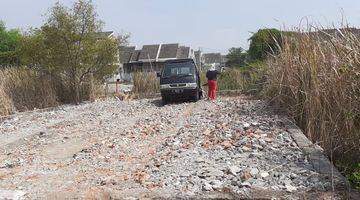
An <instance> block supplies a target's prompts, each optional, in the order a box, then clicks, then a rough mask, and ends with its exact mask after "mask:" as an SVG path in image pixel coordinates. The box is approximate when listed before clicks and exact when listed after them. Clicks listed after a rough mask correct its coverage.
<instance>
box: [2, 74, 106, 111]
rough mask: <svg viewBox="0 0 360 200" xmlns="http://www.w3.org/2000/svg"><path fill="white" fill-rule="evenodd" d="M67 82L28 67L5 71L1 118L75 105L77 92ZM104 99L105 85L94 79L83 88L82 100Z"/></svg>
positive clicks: (81, 89) (84, 84)
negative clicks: (41, 109) (16, 112)
mask: <svg viewBox="0 0 360 200" xmlns="http://www.w3.org/2000/svg"><path fill="white" fill-rule="evenodd" d="M65 80H67V79H65ZM65 80H64V79H61V78H59V77H54V76H50V75H48V74H44V73H41V72H39V71H35V70H32V69H29V68H26V67H11V68H4V69H1V70H0V116H1V115H9V114H12V113H14V112H15V111H26V110H32V109H35V108H38V109H40V108H47V107H53V106H57V105H59V104H65V103H72V102H73V96H74V95H73V93H74V92H73V90H71V85H70V83H67V82H66V81H65ZM101 96H104V90H103V89H102V86H101V83H100V82H99V81H96V80H94V79H93V78H92V77H88V78H87V81H85V82H83V83H82V84H81V85H80V98H81V100H83V101H86V100H94V99H96V98H98V97H101Z"/></svg>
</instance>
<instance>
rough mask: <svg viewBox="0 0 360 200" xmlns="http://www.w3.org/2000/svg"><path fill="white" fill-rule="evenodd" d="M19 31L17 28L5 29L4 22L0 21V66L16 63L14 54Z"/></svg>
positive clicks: (16, 59)
mask: <svg viewBox="0 0 360 200" xmlns="http://www.w3.org/2000/svg"><path fill="white" fill-rule="evenodd" d="M19 40H20V33H19V31H18V30H6V27H5V23H4V22H2V21H0V66H7V65H13V64H16V63H18V61H19V60H18V57H17V54H16V50H17V47H18V45H19Z"/></svg>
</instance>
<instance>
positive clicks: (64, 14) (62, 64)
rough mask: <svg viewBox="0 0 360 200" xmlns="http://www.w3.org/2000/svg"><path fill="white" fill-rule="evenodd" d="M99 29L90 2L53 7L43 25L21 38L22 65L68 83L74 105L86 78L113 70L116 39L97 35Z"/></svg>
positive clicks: (116, 48) (115, 55) (116, 52)
mask: <svg viewBox="0 0 360 200" xmlns="http://www.w3.org/2000/svg"><path fill="white" fill-rule="evenodd" d="M102 27H103V22H102V21H100V20H99V19H98V15H97V13H96V11H95V9H94V6H93V3H92V1H91V0H78V1H77V2H75V3H74V4H73V6H72V7H71V8H68V7H65V6H64V5H62V4H60V3H56V4H55V6H54V7H52V8H51V10H50V13H49V15H48V19H47V21H46V23H45V24H44V25H43V26H42V27H41V28H39V29H33V30H31V31H30V32H29V33H28V34H26V35H25V36H24V39H23V42H22V53H23V54H22V55H23V62H24V64H26V65H28V66H31V67H33V68H36V69H39V70H42V71H45V72H48V73H49V74H51V75H53V76H56V77H57V78H60V79H63V80H64V82H68V84H69V85H70V86H71V89H72V91H73V94H74V97H73V99H74V102H76V103H78V102H79V101H80V97H79V92H80V91H79V89H80V86H81V84H82V83H83V82H84V81H85V80H86V79H87V78H88V77H89V76H93V77H98V76H97V75H99V74H101V76H104V75H107V74H111V73H113V72H114V71H115V70H116V68H117V66H116V63H117V62H118V57H117V55H118V45H119V43H118V39H117V38H111V37H107V36H106V35H104V34H99V33H100V32H101V31H102Z"/></svg>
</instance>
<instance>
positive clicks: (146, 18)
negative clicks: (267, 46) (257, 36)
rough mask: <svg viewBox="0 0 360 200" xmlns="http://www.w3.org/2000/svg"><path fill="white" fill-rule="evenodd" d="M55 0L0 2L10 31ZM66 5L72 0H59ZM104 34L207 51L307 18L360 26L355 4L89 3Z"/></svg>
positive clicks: (0, 15) (0, 16) (274, 0)
mask: <svg viewBox="0 0 360 200" xmlns="http://www.w3.org/2000/svg"><path fill="white" fill-rule="evenodd" d="M55 2H56V0H0V20H3V21H5V23H6V24H7V26H8V27H9V28H21V29H23V30H26V29H27V28H29V27H38V26H40V25H41V24H42V23H43V21H44V19H45V17H44V14H46V13H47V11H48V8H49V7H50V6H52V5H53V4H54V3H55ZM60 2H63V3H64V4H66V5H71V3H72V2H73V0H60ZM94 3H95V4H96V6H97V11H98V13H99V17H100V18H101V19H102V20H103V21H104V22H105V24H106V25H105V30H115V31H117V32H120V33H121V32H129V33H131V44H133V45H136V46H138V47H140V46H141V45H143V44H153V43H168V42H169V43H174V42H177V43H181V44H184V45H189V46H191V47H193V48H195V49H197V48H199V47H201V48H202V49H203V50H204V51H207V52H215V51H217V52H222V53H225V52H227V50H228V49H229V48H230V47H239V46H241V47H243V48H247V47H248V38H249V37H250V35H251V32H254V31H256V30H258V29H259V28H265V27H274V28H282V27H286V28H291V27H294V26H298V25H299V23H300V21H301V20H302V19H304V18H308V19H309V20H310V21H312V22H320V23H322V24H323V25H325V26H329V25H331V24H335V25H338V24H340V22H341V17H342V13H344V15H345V17H346V20H347V22H348V23H349V24H350V25H352V26H356V27H359V26H360V1H359V0H293V1H291V0H251V1H244V0H94Z"/></svg>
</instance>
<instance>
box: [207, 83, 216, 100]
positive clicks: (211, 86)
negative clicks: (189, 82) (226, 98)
mask: <svg viewBox="0 0 360 200" xmlns="http://www.w3.org/2000/svg"><path fill="white" fill-rule="evenodd" d="M208 86H209V91H208V96H209V99H211V100H214V99H216V91H217V82H216V81H215V80H208Z"/></svg>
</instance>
